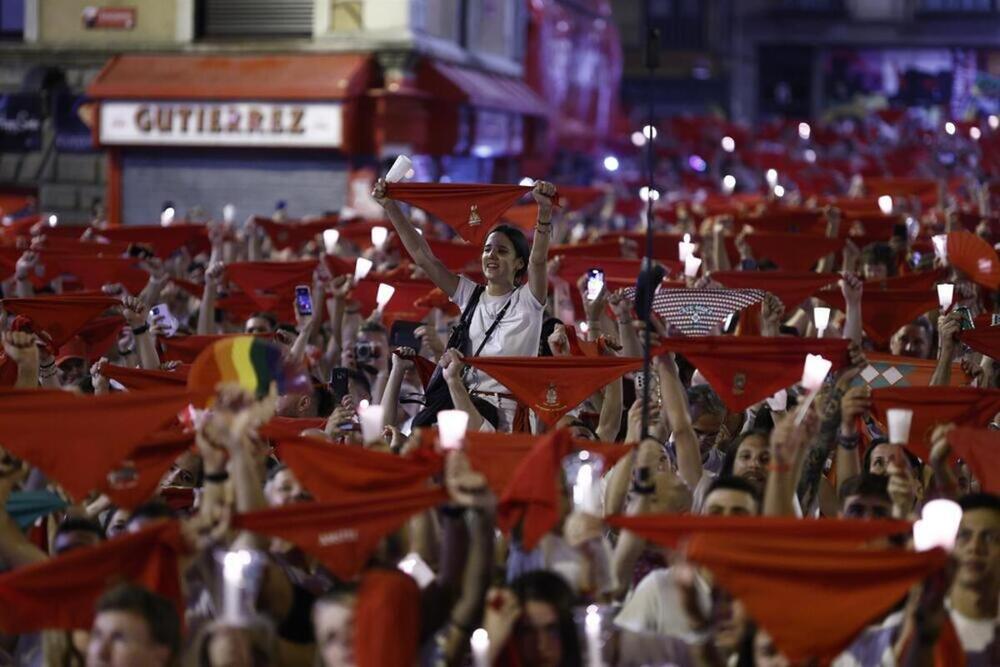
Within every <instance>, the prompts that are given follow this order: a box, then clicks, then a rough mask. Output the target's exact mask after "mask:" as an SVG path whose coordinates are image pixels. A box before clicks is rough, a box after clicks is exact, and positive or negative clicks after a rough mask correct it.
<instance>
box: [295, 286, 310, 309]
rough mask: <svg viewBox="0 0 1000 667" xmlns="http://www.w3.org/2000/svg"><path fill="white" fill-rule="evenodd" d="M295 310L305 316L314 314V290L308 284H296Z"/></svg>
mask: <svg viewBox="0 0 1000 667" xmlns="http://www.w3.org/2000/svg"><path fill="white" fill-rule="evenodd" d="M295 312H297V313H298V314H299V315H303V316H304V315H312V314H313V298H312V290H310V289H309V286H308V285H296V286H295Z"/></svg>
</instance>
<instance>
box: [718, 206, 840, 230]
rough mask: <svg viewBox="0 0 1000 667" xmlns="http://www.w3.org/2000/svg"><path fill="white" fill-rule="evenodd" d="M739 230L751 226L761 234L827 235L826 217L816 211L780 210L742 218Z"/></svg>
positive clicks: (739, 221) (738, 222) (738, 225)
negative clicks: (744, 226)
mask: <svg viewBox="0 0 1000 667" xmlns="http://www.w3.org/2000/svg"><path fill="white" fill-rule="evenodd" d="M736 225H737V228H740V227H742V226H743V225H750V226H751V227H753V228H754V230H756V231H759V232H768V233H772V234H774V233H777V234H805V235H809V236H825V235H826V227H827V222H826V216H824V215H823V212H822V211H818V210H816V209H778V210H775V211H766V212H764V213H761V214H760V215H757V216H740V218H739V219H738V220H737V221H736Z"/></svg>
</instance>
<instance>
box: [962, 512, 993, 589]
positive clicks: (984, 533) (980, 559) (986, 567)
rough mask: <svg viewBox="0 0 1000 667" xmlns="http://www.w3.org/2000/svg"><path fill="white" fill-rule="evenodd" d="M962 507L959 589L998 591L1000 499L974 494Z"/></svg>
mask: <svg viewBox="0 0 1000 667" xmlns="http://www.w3.org/2000/svg"><path fill="white" fill-rule="evenodd" d="M958 504H959V505H961V507H962V521H961V522H960V523H959V525H958V536H957V538H956V540H955V551H954V556H955V559H956V560H957V561H958V571H957V572H956V573H955V585H956V586H961V587H964V588H973V589H976V590H978V591H982V592H987V591H995V590H997V589H998V588H1000V496H997V495H995V494H992V493H970V494H969V495H967V496H963V497H962V498H960V499H959V501H958Z"/></svg>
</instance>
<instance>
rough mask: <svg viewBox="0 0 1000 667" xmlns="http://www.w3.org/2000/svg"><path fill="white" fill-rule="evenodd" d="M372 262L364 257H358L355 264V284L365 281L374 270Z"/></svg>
mask: <svg viewBox="0 0 1000 667" xmlns="http://www.w3.org/2000/svg"><path fill="white" fill-rule="evenodd" d="M372 266H373V264H372V261H371V260H370V259H366V258H364V257H358V259H357V261H356V262H355V263H354V283H355V284H357V283H358V282H359V281H361V280H364V278H365V276H367V275H368V272H369V271H371V270H372Z"/></svg>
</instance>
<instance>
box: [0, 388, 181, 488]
mask: <svg viewBox="0 0 1000 667" xmlns="http://www.w3.org/2000/svg"><path fill="white" fill-rule="evenodd" d="M190 400H191V399H190V394H189V393H188V391H187V390H186V389H177V390H156V391H152V390H151V391H143V392H127V393H126V392H120V393H115V394H105V395H103V396H77V395H75V394H70V393H68V392H49V391H38V390H35V391H29V392H16V391H9V392H8V391H5V392H0V423H2V424H3V425H4V428H3V432H2V433H0V446H3V448H4V449H6V450H8V451H9V452H10V453H11V454H13V455H14V456H17V457H19V458H22V459H24V460H25V461H27V462H28V463H31V464H32V465H34V466H36V467H38V468H39V469H40V470H41V471H42V472H44V473H45V474H46V475H47V476H48V477H49V478H50V479H52V480H53V481H55V482H57V483H58V484H59V485H61V486H62V487H63V488H64V489H66V491H67V492H68V493H69V494H70V495H71V496H73V497H74V498H76V499H77V500H82V499H83V498H84V497H85V496H86V495H87V493H88V492H90V491H91V490H93V489H97V488H102V487H103V486H104V485H105V483H106V482H107V475H108V473H109V472H110V471H111V470H112V469H114V468H115V467H116V466H118V465H119V464H121V463H122V462H123V461H124V460H125V459H127V458H128V457H129V456H130V455H131V454H132V452H133V451H134V450H135V448H136V447H137V446H138V445H139V443H141V442H142V440H143V438H145V437H146V436H147V435H149V434H150V433H153V432H154V431H156V430H157V429H159V428H160V427H162V426H164V425H165V424H166V423H167V422H169V421H170V420H171V419H173V418H174V417H175V416H176V415H177V413H178V412H180V411H181V410H182V409H183V408H184V407H185V406H186V405H188V403H190Z"/></svg>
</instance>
